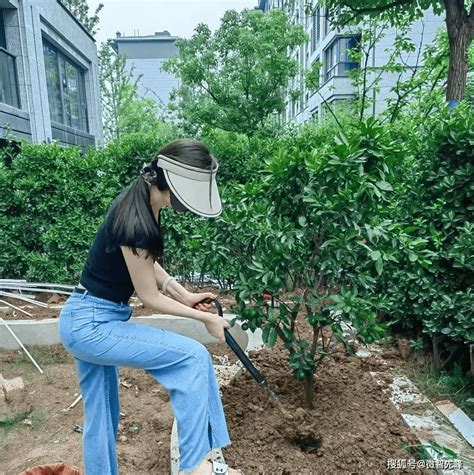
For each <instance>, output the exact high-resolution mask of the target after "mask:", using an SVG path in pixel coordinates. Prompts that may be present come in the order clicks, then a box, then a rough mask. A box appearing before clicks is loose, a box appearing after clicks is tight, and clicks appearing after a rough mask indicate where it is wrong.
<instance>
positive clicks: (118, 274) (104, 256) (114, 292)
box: [80, 208, 146, 303]
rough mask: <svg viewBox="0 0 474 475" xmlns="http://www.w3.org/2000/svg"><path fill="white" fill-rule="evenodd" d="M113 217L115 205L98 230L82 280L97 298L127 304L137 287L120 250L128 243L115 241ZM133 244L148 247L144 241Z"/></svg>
mask: <svg viewBox="0 0 474 475" xmlns="http://www.w3.org/2000/svg"><path fill="white" fill-rule="evenodd" d="M113 219H114V210H113V208H112V210H111V212H110V213H108V216H107V217H106V219H105V222H104V223H103V224H102V225H101V226H100V227H99V230H98V231H97V234H96V236H95V239H94V242H93V243H92V247H91V248H90V250H89V255H88V256H87V261H86V264H85V266H84V269H83V271H82V275H81V279H80V282H81V284H82V285H83V286H84V287H85V288H86V289H87V290H88V291H89V292H90V293H91V294H92V295H95V296H96V297H100V298H103V299H106V300H111V301H113V302H123V303H127V302H128V300H129V299H130V297H131V296H132V294H133V292H134V290H135V288H134V286H133V283H132V279H131V277H130V273H129V272H128V268H127V264H126V263H125V258H124V257H123V253H122V250H121V249H120V246H121V245H123V244H125V243H120V242H112V237H111V232H110V228H111V224H112V222H113ZM133 247H137V248H146V245H144V242H143V241H141V242H136V243H134V246H133Z"/></svg>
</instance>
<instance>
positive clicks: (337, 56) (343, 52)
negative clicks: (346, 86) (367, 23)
mask: <svg viewBox="0 0 474 475" xmlns="http://www.w3.org/2000/svg"><path fill="white" fill-rule="evenodd" d="M359 40H360V38H359V37H358V36H350V37H347V38H346V37H344V38H341V37H339V38H336V39H335V40H334V41H333V42H332V43H331V44H330V45H329V47H328V48H327V50H326V51H325V56H324V58H325V80H326V81H327V80H328V79H329V78H332V77H334V76H347V75H348V73H349V71H350V70H351V69H354V68H358V67H359V63H358V62H355V61H352V60H351V58H350V50H351V49H354V48H357V47H358V44H359Z"/></svg>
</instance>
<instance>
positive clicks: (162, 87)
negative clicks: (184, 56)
mask: <svg viewBox="0 0 474 475" xmlns="http://www.w3.org/2000/svg"><path fill="white" fill-rule="evenodd" d="M177 39H179V37H178V36H172V35H171V34H170V33H169V31H166V30H165V31H158V32H156V33H155V34H154V35H149V36H123V35H122V34H120V33H117V37H116V38H114V40H113V45H114V48H115V50H116V51H117V53H118V54H122V55H124V56H125V58H126V62H125V67H126V70H127V71H129V72H130V71H131V72H132V75H133V77H134V78H140V79H139V82H138V92H139V94H140V96H142V97H146V98H149V99H153V100H154V101H155V102H156V103H157V104H158V105H159V107H165V106H166V105H167V104H168V103H169V98H170V93H171V91H172V90H173V89H174V88H177V87H178V86H179V79H178V78H177V77H176V76H174V75H173V74H169V73H167V72H165V71H163V70H162V65H163V62H164V61H165V60H166V59H167V58H171V57H174V56H177V55H178V47H177V46H176V44H175V42H176V40H177Z"/></svg>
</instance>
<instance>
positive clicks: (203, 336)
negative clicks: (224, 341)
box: [0, 315, 249, 350]
mask: <svg viewBox="0 0 474 475" xmlns="http://www.w3.org/2000/svg"><path fill="white" fill-rule="evenodd" d="M233 317H234V316H233V315H225V316H224V318H225V319H226V320H228V321H231V320H232V318H233ZM58 321H59V319H57V318H45V319H43V320H7V321H6V322H7V323H8V326H9V327H10V328H11V329H12V331H13V332H14V333H15V335H16V336H17V337H18V338H19V340H20V341H21V342H22V343H23V344H24V345H25V346H28V345H38V346H51V345H56V344H58V343H61V342H60V340H59V333H58ZM129 321H130V322H131V323H141V324H143V325H149V326H152V327H157V328H163V329H164V330H169V331H173V332H175V333H178V334H180V335H183V336H187V337H189V338H194V339H195V340H197V341H199V342H201V343H203V344H205V345H207V344H210V343H219V340H217V339H215V338H213V337H212V336H211V335H209V333H207V330H206V328H205V326H204V325H203V324H202V323H201V322H198V321H197V320H192V319H190V318H185V317H175V316H173V315H151V316H148V317H132V318H131V319H130V320H129ZM230 333H231V334H232V336H233V337H234V338H235V339H236V341H237V343H238V344H239V346H240V347H241V348H247V346H248V341H249V337H248V335H247V333H246V332H244V331H243V330H242V329H241V328H240V325H239V324H236V325H234V326H233V327H232V328H231V329H230ZM18 348H19V345H18V343H17V342H16V341H15V339H14V338H13V336H12V335H11V334H10V333H9V331H8V330H7V328H6V327H5V326H4V325H1V324H0V349H4V350H16V349H18Z"/></svg>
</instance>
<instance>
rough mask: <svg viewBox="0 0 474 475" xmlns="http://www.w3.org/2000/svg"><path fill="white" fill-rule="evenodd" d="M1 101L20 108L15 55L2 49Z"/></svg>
mask: <svg viewBox="0 0 474 475" xmlns="http://www.w3.org/2000/svg"><path fill="white" fill-rule="evenodd" d="M0 102H2V103H3V104H8V105H9V106H13V107H16V108H17V109H19V108H20V99H19V97H18V81H17V73H16V65H15V57H14V56H12V55H11V54H9V53H7V52H6V51H3V50H0Z"/></svg>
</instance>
